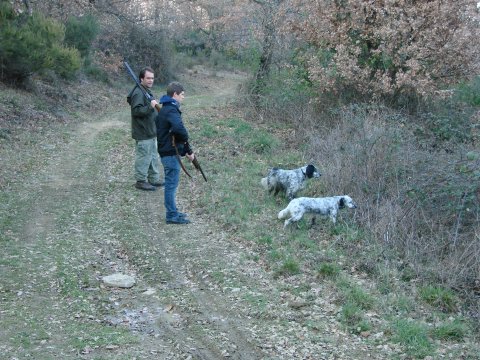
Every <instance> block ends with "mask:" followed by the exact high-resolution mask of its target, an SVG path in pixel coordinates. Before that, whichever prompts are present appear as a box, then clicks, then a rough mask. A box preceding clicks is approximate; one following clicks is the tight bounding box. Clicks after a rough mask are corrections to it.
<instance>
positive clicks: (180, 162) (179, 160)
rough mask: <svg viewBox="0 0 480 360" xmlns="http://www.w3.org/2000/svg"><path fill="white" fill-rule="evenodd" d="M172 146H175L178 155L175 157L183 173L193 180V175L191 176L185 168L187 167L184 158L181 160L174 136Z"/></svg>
mask: <svg viewBox="0 0 480 360" xmlns="http://www.w3.org/2000/svg"><path fill="white" fill-rule="evenodd" d="M172 145H173V147H174V148H175V153H176V156H175V157H176V158H177V160H178V163H179V164H180V167H181V168H182V170H183V172H184V173H185V174H187V176H188V177H189V178H191V177H192V175H190V174H189V173H188V171H187V169H186V168H185V165H183V163H182V158H181V156H180V153H179V152H178V148H177V144H176V143H175V136H173V135H172Z"/></svg>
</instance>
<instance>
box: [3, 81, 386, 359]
mask: <svg viewBox="0 0 480 360" xmlns="http://www.w3.org/2000/svg"><path fill="white" fill-rule="evenodd" d="M195 77H197V78H195ZM184 80H185V81H188V82H191V83H193V84H198V87H197V88H196V90H195V91H193V92H192V93H190V94H189V96H190V102H189V106H190V108H189V110H190V114H189V116H190V117H195V116H209V114H210V113H214V114H215V115H217V114H218V112H219V111H224V108H223V107H222V106H223V104H224V103H226V102H228V100H229V99H230V98H231V97H233V96H234V95H235V92H234V91H235V88H236V86H237V85H238V83H239V81H240V80H241V76H240V75H238V74H222V73H219V74H216V76H213V74H205V73H201V72H200V73H195V74H194V75H191V77H190V78H185V79H184ZM217 88H220V89H222V91H221V92H218V93H215V92H214V91H212V90H214V89H217ZM205 94H208V95H205ZM215 96H218V97H217V98H215ZM209 104H215V107H214V108H210V107H209V106H210V105H209ZM219 109H220V110H219ZM53 131H54V132H53V133H52V134H50V135H49V136H46V137H45V138H43V140H41V142H40V143H39V144H36V145H35V146H36V149H38V151H37V152H36V153H35V154H33V155H32V158H33V159H34V160H35V161H34V164H31V168H30V169H25V168H23V169H22V181H21V183H18V182H11V183H10V184H8V186H6V187H5V191H4V193H3V195H2V200H3V202H2V208H1V211H2V235H1V238H0V239H1V242H2V245H3V249H4V254H3V256H2V262H1V263H0V270H1V272H2V279H3V280H2V282H1V287H0V295H1V309H0V316H1V322H2V330H1V331H0V353H2V354H4V355H3V356H4V357H3V358H5V359H23V358H34V359H52V358H60V359H67V358H84V359H222V358H231V359H365V358H369V357H371V358H376V359H382V358H389V356H390V355H391V353H392V352H393V351H394V349H393V348H388V349H383V348H380V349H379V348H377V347H376V346H374V344H373V343H371V342H368V341H365V340H364V339H363V338H362V337H360V336H354V335H351V334H349V333H348V332H347V331H345V330H344V329H342V327H341V326H340V325H339V323H338V320H337V311H338V309H337V307H336V306H335V305H334V304H332V303H330V299H329V295H328V292H327V289H326V288H324V287H323V286H322V284H320V283H316V284H311V286H310V288H309V289H308V290H306V291H307V292H308V293H309V294H308V296H307V298H308V299H309V300H308V301H306V302H305V301H302V302H296V299H295V297H294V296H292V295H291V292H287V291H285V290H284V289H285V288H286V287H288V286H289V279H288V278H276V277H274V276H273V275H272V273H270V272H268V271H267V269H265V268H262V267H261V265H259V263H258V262H256V261H254V258H255V253H254V252H253V251H252V249H250V248H249V247H248V246H247V245H245V244H243V243H242V242H239V241H237V240H236V238H235V236H234V235H232V233H231V232H228V233H227V232H225V231H224V230H223V229H222V228H221V226H219V225H218V223H217V221H216V219H215V218H213V217H212V216H211V215H208V214H206V213H204V212H202V211H200V210H199V209H197V208H196V207H195V205H194V204H192V203H191V201H190V199H189V196H193V195H194V194H195V192H196V191H201V187H202V186H203V184H202V183H201V182H200V181H199V180H198V179H197V180H196V182H188V181H186V180H185V179H183V180H182V183H181V188H180V191H179V203H180V205H181V206H182V208H183V209H185V210H187V211H188V212H189V213H190V214H191V215H192V219H193V223H192V224H190V225H188V226H174V225H166V224H165V222H164V216H163V214H164V209H163V191H161V190H160V191H157V192H155V193H149V192H147V193H144V192H140V191H138V190H136V189H134V187H133V178H132V174H131V173H132V169H131V168H132V159H133V144H132V143H131V139H130V138H129V116H128V109H127V108H122V109H121V110H119V111H118V112H117V113H111V114H108V115H107V116H104V117H99V118H95V119H84V121H79V123H77V124H72V125H69V126H68V127H66V128H65V127H63V128H56V129H54V130H53ZM27 150H28V149H24V150H23V151H26V152H28V151H27ZM18 151H22V150H18ZM6 156H7V155H5V157H3V158H6ZM23 165H24V164H23ZM212 181H213V182H214V181H215V180H212ZM114 272H122V273H125V274H129V275H132V276H134V277H135V278H136V285H135V286H134V287H132V288H130V289H116V288H110V287H106V286H105V285H104V284H103V282H102V281H101V278H102V277H103V276H105V275H109V274H111V273H114Z"/></svg>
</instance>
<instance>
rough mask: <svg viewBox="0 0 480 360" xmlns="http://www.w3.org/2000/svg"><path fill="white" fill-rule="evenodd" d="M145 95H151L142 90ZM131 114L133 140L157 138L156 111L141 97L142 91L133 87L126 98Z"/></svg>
mask: <svg viewBox="0 0 480 360" xmlns="http://www.w3.org/2000/svg"><path fill="white" fill-rule="evenodd" d="M144 89H145V90H146V91H147V93H149V94H150V95H151V94H152V93H151V92H150V91H149V90H148V89H146V88H144ZM127 102H128V103H129V104H130V107H131V113H132V138H134V139H135V140H148V139H153V138H154V137H155V136H157V130H156V127H155V117H156V116H157V111H156V110H155V109H154V108H152V106H151V105H150V101H148V100H147V98H146V97H145V95H143V93H142V90H141V89H140V88H139V87H138V86H135V87H134V88H133V90H132V91H130V94H128V96H127Z"/></svg>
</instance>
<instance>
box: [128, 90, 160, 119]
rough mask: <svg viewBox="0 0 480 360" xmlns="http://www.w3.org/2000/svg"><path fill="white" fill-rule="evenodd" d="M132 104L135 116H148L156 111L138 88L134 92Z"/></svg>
mask: <svg viewBox="0 0 480 360" xmlns="http://www.w3.org/2000/svg"><path fill="white" fill-rule="evenodd" d="M130 106H131V108H132V115H133V116H139V117H146V116H148V115H150V114H151V113H152V112H154V111H155V110H154V109H153V108H152V107H151V105H150V103H149V102H148V101H147V99H145V96H144V95H143V93H142V92H141V91H140V89H138V88H137V89H135V91H133V93H132V97H131V103H130Z"/></svg>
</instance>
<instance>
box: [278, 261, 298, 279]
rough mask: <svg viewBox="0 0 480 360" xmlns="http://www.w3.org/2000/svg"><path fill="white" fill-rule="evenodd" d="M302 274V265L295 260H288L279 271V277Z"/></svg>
mask: <svg viewBox="0 0 480 360" xmlns="http://www.w3.org/2000/svg"><path fill="white" fill-rule="evenodd" d="M299 272H300V265H299V264H298V262H297V261H296V260H295V259H292V258H288V259H286V260H285V261H284V262H283V264H282V266H281V268H280V269H279V270H278V271H277V275H287V276H289V275H295V274H298V273H299Z"/></svg>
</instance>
